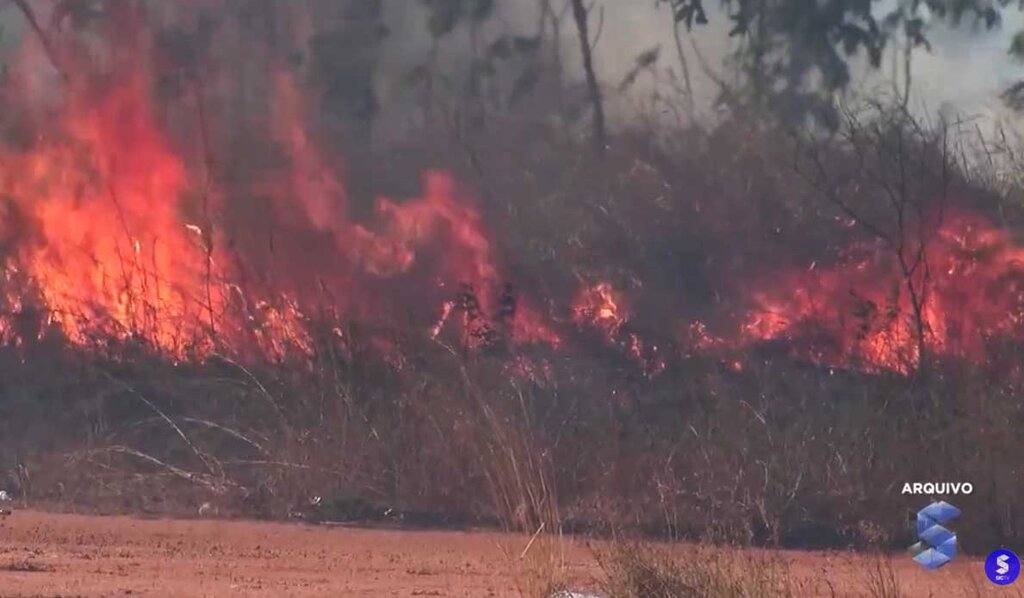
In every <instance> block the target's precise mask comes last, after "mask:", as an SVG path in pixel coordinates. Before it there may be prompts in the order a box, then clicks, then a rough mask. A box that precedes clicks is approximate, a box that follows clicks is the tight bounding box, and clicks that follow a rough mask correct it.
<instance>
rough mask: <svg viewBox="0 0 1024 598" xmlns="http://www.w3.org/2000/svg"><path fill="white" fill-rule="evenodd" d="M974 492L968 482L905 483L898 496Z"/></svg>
mask: <svg viewBox="0 0 1024 598" xmlns="http://www.w3.org/2000/svg"><path fill="white" fill-rule="evenodd" d="M972 492H974V484H972V483H970V482H923V483H922V482H906V483H905V484H903V492H901V493H900V494H924V495H928V496H936V495H944V494H970V493H972Z"/></svg>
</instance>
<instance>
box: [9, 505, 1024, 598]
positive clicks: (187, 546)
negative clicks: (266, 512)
mask: <svg viewBox="0 0 1024 598" xmlns="http://www.w3.org/2000/svg"><path fill="white" fill-rule="evenodd" d="M527 541H528V539H527V538H523V537H520V536H515V535H507V534H500V533H494V532H434V531H430V532H425V531H396V530H379V529H356V528H349V527H337V526H334V527H327V526H312V525H304V524H289V523H265V522H251V521H209V520H169V519H166V520H165V519H141V518H135V517H124V516H116V517H115V516H87V515H70V514H54V513H44V512H39V511H24V510H19V511H15V512H14V514H13V515H11V516H9V517H4V518H0V596H2V597H8V596H11V597H14V596H64V597H67V596H90V597H91V596H125V595H131V596H302V597H305V596H410V597H411V596H466V597H473V598H482V597H489V596H519V595H520V594H519V592H518V590H517V588H516V580H517V574H516V573H515V571H516V569H517V567H516V566H515V564H514V561H515V560H516V559H517V558H518V556H519V554H520V553H521V551H522V548H523V547H525V546H526V544H527ZM563 547H564V548H563V550H564V553H565V556H564V558H565V561H564V562H565V564H566V569H565V570H564V572H563V574H562V575H561V578H562V579H570V580H572V582H573V585H574V587H580V588H586V587H588V586H590V587H593V586H594V584H595V583H596V582H595V580H596V579H598V578H599V576H600V570H599V568H598V567H597V565H596V563H595V560H594V557H593V552H592V550H591V549H590V548H588V547H587V546H585V545H584V544H583V543H582V541H574V540H565V541H564V542H563ZM510 554H511V555H512V556H511V557H510V556H509V555H510ZM782 556H783V557H784V558H786V559H787V560H789V561H790V562H791V564H792V572H793V575H794V578H796V579H797V580H799V585H800V588H801V589H800V590H798V591H799V593H800V595H807V596H869V595H870V594H868V593H867V592H866V591H865V590H863V589H862V588H864V586H865V583H864V582H865V580H866V578H867V571H868V570H869V569H870V566H869V564H868V563H869V562H870V561H869V560H868V559H867V557H863V556H852V555H850V554H846V553H795V552H784V553H782ZM891 563H892V566H893V569H894V571H895V573H896V575H897V577H898V578H899V581H900V584H901V585H902V587H903V590H904V592H905V593H906V594H905V595H907V596H981V595H985V596H988V595H999V596H1015V595H1019V594H1018V593H1016V592H1014V591H1009V592H1007V591H1005V590H1004V589H999V588H996V587H995V586H992V585H991V584H989V583H988V582H987V581H986V580H984V575H983V573H982V567H981V563H980V562H978V561H977V560H972V559H968V558H961V559H958V560H957V561H955V562H954V563H952V564H951V565H949V566H947V567H945V568H943V569H941V570H939V571H934V572H925V571H923V570H921V569H920V568H919V567H917V565H915V564H914V563H913V562H912V561H911V560H910V559H909V558H908V557H906V556H905V555H896V556H894V557H893V559H892V560H891ZM822 580H827V583H823V582H822ZM999 590H1003V591H999Z"/></svg>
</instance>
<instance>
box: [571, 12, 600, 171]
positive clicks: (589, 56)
mask: <svg viewBox="0 0 1024 598" xmlns="http://www.w3.org/2000/svg"><path fill="white" fill-rule="evenodd" d="M572 14H573V17H574V18H575V19H576V30H577V32H578V33H579V37H580V52H581V53H582V55H583V70H584V72H586V75H587V92H588V94H589V95H590V103H591V105H592V107H593V110H594V116H593V118H594V146H595V148H596V149H597V153H598V154H603V153H604V151H605V148H606V147H607V144H608V136H607V133H606V132H605V122H604V100H603V99H602V98H601V88H600V86H598V83H597V75H596V74H595V73H594V57H593V52H592V51H591V47H590V32H589V27H588V24H587V17H588V16H589V13H588V11H587V8H586V7H585V6H583V0H572Z"/></svg>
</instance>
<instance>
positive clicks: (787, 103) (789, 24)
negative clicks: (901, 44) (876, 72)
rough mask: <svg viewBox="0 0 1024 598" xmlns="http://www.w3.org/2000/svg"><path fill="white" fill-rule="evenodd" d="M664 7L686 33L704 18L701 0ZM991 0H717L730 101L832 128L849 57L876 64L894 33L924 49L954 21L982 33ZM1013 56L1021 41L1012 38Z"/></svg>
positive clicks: (1005, 1)
mask: <svg viewBox="0 0 1024 598" xmlns="http://www.w3.org/2000/svg"><path fill="white" fill-rule="evenodd" d="M656 4H657V5H663V4H668V5H669V7H670V8H671V10H672V14H673V18H674V19H675V22H676V23H677V24H678V25H683V26H685V27H686V28H687V29H688V30H689V29H691V28H692V27H693V25H694V24H695V23H696V24H698V25H702V24H706V23H707V22H708V17H707V12H706V9H705V6H704V4H703V0H656ZM1008 5H1009V0H999V2H998V3H997V4H992V3H991V2H986V1H985V0H908V1H904V2H898V3H897V4H896V6H895V8H893V9H892V10H890V11H889V12H887V13H884V14H881V15H880V14H879V9H880V4H879V2H878V0H822V1H818V0H721V7H722V9H723V11H724V12H725V15H726V18H727V19H729V21H731V23H732V27H731V28H730V31H729V35H730V36H731V37H736V38H739V39H740V40H741V43H740V44H739V45H738V47H737V49H736V50H735V52H734V54H733V56H732V61H731V64H732V66H733V68H736V69H738V70H739V73H740V74H741V75H742V76H743V79H744V82H745V85H744V86H743V88H742V89H739V90H732V92H733V96H734V97H733V98H732V99H733V101H734V102H735V101H736V97H735V96H737V95H738V96H739V103H740V104H745V105H750V104H753V105H757V106H759V107H760V108H765V107H767V108H770V109H771V110H772V111H773V113H775V114H777V115H778V116H780V117H781V118H782V120H783V121H784V122H789V123H800V122H801V121H802V120H803V119H804V118H805V117H807V116H808V115H810V116H811V117H813V118H814V119H815V120H816V121H817V123H818V124H823V125H826V126H827V127H829V128H835V127H836V126H838V119H837V115H836V112H835V106H834V101H833V97H834V94H835V92H837V91H842V90H844V89H846V88H847V86H848V85H849V83H850V66H849V60H850V58H851V57H853V56H856V55H858V54H860V53H862V52H863V53H864V55H865V56H866V58H867V62H868V64H869V65H870V66H871V67H873V68H878V67H879V66H880V65H881V62H882V53H883V51H884V50H885V48H886V45H887V44H888V42H890V41H892V40H894V39H896V38H897V37H898V38H900V39H903V40H906V41H907V42H909V44H910V46H911V47H912V48H919V47H920V48H924V49H925V50H930V49H931V44H930V42H929V39H928V33H929V23H931V22H934V21H936V20H942V21H945V22H947V23H949V24H951V25H953V26H958V25H960V24H962V23H963V22H964V21H965V20H968V19H971V20H972V21H973V24H974V25H979V24H980V25H981V26H983V27H984V28H985V29H986V30H989V29H993V28H995V27H996V26H997V25H999V24H1000V22H1001V14H1000V10H1001V9H1003V8H1005V7H1007V6H1008ZM1011 52H1012V53H1014V54H1015V55H1024V45H1022V43H1021V41H1020V40H1019V39H1016V38H1015V41H1014V44H1013V45H1012V47H1011Z"/></svg>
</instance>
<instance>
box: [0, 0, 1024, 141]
mask: <svg viewBox="0 0 1024 598" xmlns="http://www.w3.org/2000/svg"><path fill="white" fill-rule="evenodd" d="M179 1H181V2H182V4H181V6H182V7H184V6H186V4H185V3H184V2H183V0H174V2H170V1H169V2H166V3H163V2H161V3H160V4H161V6H160V8H161V10H163V11H166V12H168V13H173V12H174V10H173V9H172V8H170V6H172V5H173V4H174V3H175V2H179ZM316 1H318V0H308V1H307V0H299V3H302V2H305V3H306V4H311V3H313V2H316ZM564 3H565V4H567V0H566V2H564ZM562 4H563V2H561V1H557V0H556V1H555V2H553V5H554V6H555V10H556V11H559V10H562V6H561V5H562ZM592 4H593V7H594V8H593V11H592V14H591V19H592V26H591V31H592V33H593V34H594V38H595V39H594V40H593V41H594V55H595V66H596V69H597V73H598V76H599V78H600V80H601V82H602V86H603V89H604V93H605V97H606V101H607V102H608V105H609V110H610V112H611V116H612V123H613V126H619V125H622V124H624V123H628V122H629V121H630V119H631V117H632V116H633V113H634V112H635V111H636V110H637V109H638V106H642V105H644V104H643V103H644V100H645V99H646V98H648V97H649V96H650V95H651V94H652V92H654V91H655V90H656V89H657V87H658V86H659V85H665V82H666V81H669V80H671V76H672V75H670V74H669V73H670V71H671V72H672V73H674V74H675V75H677V76H678V74H679V72H680V68H679V61H678V58H677V55H676V50H675V46H674V42H673V37H672V27H673V24H672V20H671V18H670V15H669V13H668V9H667V8H666V7H665V6H664V5H663V4H662V5H660V6H659V5H658V3H657V2H656V1H655V0H595V1H594V2H593V3H592ZM886 4H891V2H882V3H879V4H878V7H879V8H878V10H879V11H880V12H881V11H883V10H884V9H885V5H886ZM33 5H34V6H36V7H37V9H38V10H39V11H40V14H41V15H45V13H46V11H47V10H48V7H49V6H50V3H45V2H38V1H37V2H34V3H33ZM495 6H496V10H495V16H494V18H492V19H490V20H489V21H488V22H487V23H486V25H485V26H484V27H482V28H481V31H479V32H478V35H479V36H481V37H482V38H484V39H485V40H487V39H496V38H497V37H499V36H501V35H527V36H528V35H535V34H536V33H537V32H538V28H539V18H540V13H539V10H540V9H539V6H540V2H539V0H497V2H496V4H495ZM709 9H710V12H709V18H710V21H711V22H710V24H709V25H707V26H704V27H700V28H695V29H694V30H693V31H692V32H689V33H687V34H686V35H687V36H689V37H692V38H693V40H694V42H695V44H696V46H697V47H698V48H699V50H700V52H701V54H702V55H703V57H704V59H705V60H706V63H707V67H708V68H709V69H710V70H711V71H712V72H713V74H714V75H715V76H717V77H721V78H725V79H727V78H728V77H729V71H728V68H727V65H726V59H727V57H728V55H729V53H730V52H731V51H732V50H733V49H734V43H735V41H734V40H732V39H730V38H729V37H728V35H727V31H728V28H729V22H728V20H727V19H726V16H725V15H724V14H723V13H722V11H721V10H720V9H719V8H718V4H717V3H714V4H709ZM427 18H428V17H427V12H426V10H425V9H424V7H423V4H422V3H421V2H414V1H409V0H384V2H383V20H384V22H385V23H386V26H387V29H388V31H389V34H388V36H387V38H386V39H385V40H384V42H383V43H382V44H381V45H380V48H379V49H378V56H379V58H378V63H377V70H376V72H375V73H374V76H373V79H374V80H373V85H374V88H375V91H376V94H377V96H378V99H379V102H380V112H379V114H378V116H377V120H378V121H379V123H378V125H377V128H376V135H377V136H379V137H381V138H382V139H383V140H385V141H386V140H388V139H392V138H394V137H395V136H400V135H401V134H402V131H403V130H404V129H405V127H406V126H408V124H409V122H408V121H409V119H408V118H407V115H408V114H409V112H410V110H409V109H410V106H411V104H412V103H413V102H415V101H416V99H415V97H413V96H411V95H410V94H409V93H408V90H407V88H406V85H405V82H406V79H407V76H408V73H409V72H410V70H411V69H414V68H415V67H416V66H417V65H418V64H419V63H421V62H423V60H424V57H425V56H427V55H429V54H430V53H431V51H436V61H437V64H439V65H440V66H441V67H442V68H447V69H450V70H455V71H457V70H458V69H459V68H463V67H464V66H465V64H466V62H467V54H468V52H469V50H470V47H471V40H470V37H469V35H468V34H467V32H465V31H460V30H456V31H454V32H453V33H452V34H450V35H447V36H445V37H444V38H443V39H441V40H440V41H439V43H437V44H436V45H435V44H434V41H433V40H432V38H431V36H430V33H429V31H428V28H427V26H426V23H427ZM1022 24H1024V20H1022V19H1021V16H1020V14H1019V13H1018V12H1017V11H1006V12H1005V14H1004V16H1003V22H1002V24H1001V25H1000V26H999V27H998V28H996V29H995V30H993V31H984V30H980V29H979V28H978V27H975V26H972V25H971V24H970V23H967V24H962V25H960V26H959V27H956V28H952V27H949V26H946V25H945V24H943V23H939V22H934V23H932V24H931V32H930V34H929V35H930V41H931V42H932V47H931V50H930V51H929V50H925V49H923V48H922V49H919V50H917V51H916V52H915V54H914V58H913V63H912V74H913V82H912V96H911V102H910V105H911V107H912V109H914V110H915V111H917V112H919V113H922V114H928V115H930V114H934V113H935V112H937V111H940V110H945V111H949V110H954V111H956V112H959V113H961V114H968V115H986V116H989V117H995V118H998V119H1000V120H1003V121H1006V120H1010V121H1012V120H1014V119H1015V117H1014V116H1013V115H1011V114H1010V113H1009V112H1008V111H1007V110H1006V109H1005V108H1004V107H1003V106H1002V104H1001V102H1000V100H999V92H1000V91H1001V90H1002V89H1004V88H1005V87H1006V86H1007V85H1009V84H1010V83H1012V82H1013V81H1014V80H1015V78H1016V77H1017V76H1018V75H1020V73H1021V65H1020V64H1018V63H1016V62H1015V61H1014V60H1013V59H1012V58H1011V57H1010V56H1009V54H1008V52H1007V49H1008V47H1009V44H1010V40H1011V39H1012V37H1013V35H1014V33H1016V31H1018V30H1019V29H1020V27H1021V26H1022ZM0 28H2V30H0V59H4V58H8V57H9V56H10V53H11V51H12V49H13V48H14V47H16V46H17V44H18V43H19V41H20V38H21V36H22V35H25V32H26V31H27V28H26V26H25V23H24V19H23V17H22V15H21V14H20V13H18V12H17V11H16V10H15V8H14V7H13V5H12V3H4V4H0ZM559 42H560V49H559V50H560V53H561V57H562V61H563V67H564V69H565V77H566V80H567V81H568V82H569V83H571V82H573V81H577V82H578V81H581V80H582V77H583V74H582V72H581V66H580V62H581V61H580V60H579V41H578V39H577V37H576V31H575V28H574V27H573V23H572V19H571V11H568V10H565V11H563V18H562V27H561V39H560V40H559ZM654 48H659V49H660V59H659V61H658V63H657V66H656V70H655V71H653V72H651V73H649V74H648V73H645V74H643V75H642V76H640V77H638V78H637V80H636V82H635V84H633V85H632V86H631V87H630V88H629V89H628V90H627V91H625V92H620V91H619V90H618V89H617V88H618V85H619V83H620V82H621V81H622V79H623V77H625V76H626V75H627V74H628V73H629V72H630V71H631V70H632V69H633V68H634V66H635V64H636V59H637V57H638V56H639V55H640V54H642V53H643V52H645V51H648V50H651V49H654ZM684 50H685V52H686V55H687V59H688V62H689V67H690V71H691V73H692V79H693V88H694V96H695V101H696V105H697V108H698V112H699V113H700V114H703V115H712V114H713V113H714V108H713V103H714V100H715V98H716V96H717V88H716V85H715V84H714V82H713V81H712V79H711V78H710V77H709V76H708V75H707V73H706V72H704V69H703V68H702V67H701V65H699V61H698V60H697V57H696V56H695V55H694V52H693V49H692V48H691V47H690V45H689V40H688V39H686V43H685V46H684ZM899 51H900V48H899V45H898V44H890V46H889V48H888V49H887V50H886V56H885V57H884V58H883V61H882V68H881V69H880V70H878V71H872V70H870V69H868V68H866V67H865V63H864V60H863V58H857V57H855V58H853V59H852V60H851V64H852V65H853V69H852V71H853V82H852V85H851V88H850V91H851V92H852V93H855V94H856V93H864V94H870V93H874V92H876V91H877V90H884V89H891V88H892V85H893V76H894V72H895V71H898V67H897V66H896V65H895V63H894V61H893V60H892V58H893V57H894V56H893V54H894V53H895V52H899ZM894 69H895V71H894ZM895 75H896V77H897V78H898V77H900V76H901V75H899V73H898V72H895Z"/></svg>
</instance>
